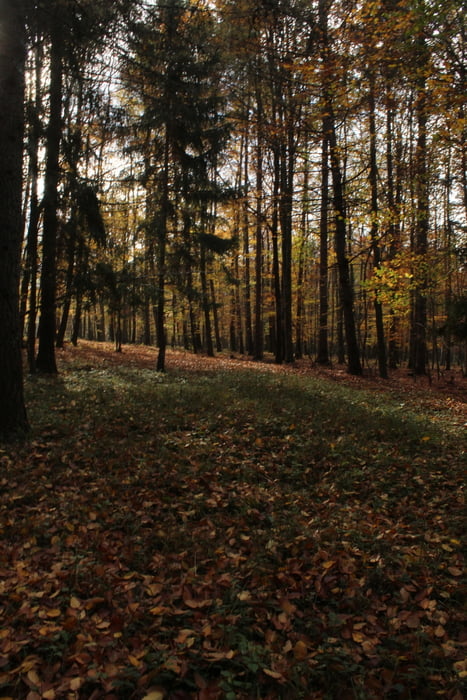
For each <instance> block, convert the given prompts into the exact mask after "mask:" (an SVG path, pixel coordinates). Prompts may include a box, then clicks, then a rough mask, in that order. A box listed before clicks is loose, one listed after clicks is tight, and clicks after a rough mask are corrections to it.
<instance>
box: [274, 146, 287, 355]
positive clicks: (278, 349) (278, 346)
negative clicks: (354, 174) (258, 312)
mask: <svg viewBox="0 0 467 700" xmlns="http://www.w3.org/2000/svg"><path fill="white" fill-rule="evenodd" d="M279 183H280V177H279V154H278V152H277V149H274V185H273V188H274V191H273V202H272V222H271V234H272V236H271V238H272V274H273V279H274V299H275V338H274V340H275V349H274V353H275V361H276V363H277V364H281V363H282V362H283V361H284V335H283V332H282V328H283V326H282V288H281V276H280V262H279V218H278V199H279Z"/></svg>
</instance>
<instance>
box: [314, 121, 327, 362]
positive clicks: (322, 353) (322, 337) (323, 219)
mask: <svg viewBox="0 0 467 700" xmlns="http://www.w3.org/2000/svg"><path fill="white" fill-rule="evenodd" d="M321 148H322V150H321V209H320V222H319V335H318V356H317V358H316V362H318V363H319V364H320V365H328V364H329V342H328V335H329V333H328V311H329V289H328V286H329V285H328V209H329V162H328V160H329V155H328V151H329V147H328V137H327V135H326V124H325V121H324V120H323V138H322V147H321Z"/></svg>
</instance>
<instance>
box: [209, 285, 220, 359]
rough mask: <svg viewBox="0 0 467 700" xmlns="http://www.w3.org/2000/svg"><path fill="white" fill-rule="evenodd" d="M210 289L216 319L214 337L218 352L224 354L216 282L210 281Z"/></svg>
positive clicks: (213, 313)
mask: <svg viewBox="0 0 467 700" xmlns="http://www.w3.org/2000/svg"><path fill="white" fill-rule="evenodd" d="M209 287H210V290H211V303H212V315H213V319H214V336H215V338H216V350H217V352H222V339H221V332H220V324H219V312H218V308H217V302H216V290H215V289H214V280H212V279H211V280H209Z"/></svg>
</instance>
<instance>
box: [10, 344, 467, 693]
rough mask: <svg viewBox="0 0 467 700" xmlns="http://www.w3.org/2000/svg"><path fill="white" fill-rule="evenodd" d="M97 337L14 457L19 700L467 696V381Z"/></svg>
mask: <svg viewBox="0 0 467 700" xmlns="http://www.w3.org/2000/svg"><path fill="white" fill-rule="evenodd" d="M156 354H157V351H156V350H155V349H154V348H144V347H139V346H138V347H127V346H125V347H124V350H123V353H115V352H114V351H113V347H112V346H111V345H109V344H97V343H89V342H87V343H84V342H83V343H80V345H79V346H78V347H77V348H72V347H67V348H66V350H64V351H60V352H58V363H59V370H60V372H59V375H58V376H57V377H45V376H40V375H38V376H34V377H27V379H26V394H27V403H28V412H29V417H30V421H31V424H32V431H31V434H30V436H29V438H28V440H27V441H26V442H25V443H23V444H17V445H2V446H0V465H1V471H0V489H1V495H2V498H1V500H0V698H1V700H5V699H6V698H11V699H13V700H26V699H27V700H41V699H44V700H55V699H57V700H61V699H64V700H99V699H105V700H117V699H120V700H141V699H142V698H145V699H146V700H223V699H225V700H250V699H251V700H254V699H262V700H273V699H274V698H283V699H284V700H295V699H297V700H298V699H299V698H303V699H310V700H313V699H316V700H324V699H325V698H329V699H330V700H333V699H334V698H335V699H336V700H347V699H349V700H351V699H352V700H353V699H362V700H363V699H367V698H368V699H372V698H375V699H378V698H388V699H389V698H391V699H392V698H401V699H405V698H408V699H410V698H413V699H415V700H417V699H427V700H428V699H431V698H446V699H448V700H462V699H463V698H464V697H466V695H465V693H466V685H467V658H466V647H467V625H466V621H467V615H466V606H465V601H466V595H465V593H466V589H465V569H464V559H463V546H465V525H466V521H465V501H464V488H465V473H466V470H465V468H466V447H467V440H466V433H467V431H466V426H467V380H466V379H465V378H463V377H462V376H461V374H460V373H456V374H454V373H449V375H448V376H439V377H438V376H436V377H434V378H432V380H431V382H430V381H428V379H426V378H425V379H423V380H420V379H418V380H417V381H414V379H413V378H412V377H408V376H407V372H404V371H402V370H400V371H398V372H397V373H393V374H392V375H391V378H390V379H389V380H388V381H386V382H384V381H382V380H380V379H378V378H376V377H374V376H368V377H362V378H355V377H350V376H349V375H347V374H346V373H345V372H344V371H343V370H342V369H340V368H334V369H320V368H317V367H313V366H312V363H311V362H310V361H308V360H302V361H300V362H298V363H296V364H295V365H294V366H292V367H278V366H276V365H274V364H272V363H254V362H251V361H248V360H245V359H243V358H237V359H234V358H231V357H229V356H225V357H224V356H222V357H218V358H214V359H208V358H206V357H201V356H193V355H191V354H189V353H183V352H176V351H169V352H168V354H167V372H165V373H162V374H161V373H157V372H155V370H154V367H155V360H156Z"/></svg>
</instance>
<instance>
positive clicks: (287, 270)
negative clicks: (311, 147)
mask: <svg viewBox="0 0 467 700" xmlns="http://www.w3.org/2000/svg"><path fill="white" fill-rule="evenodd" d="M287 141H288V143H287V145H284V147H283V149H282V157H281V196H280V205H279V212H280V221H281V234H282V236H281V243H282V313H283V324H282V330H283V342H284V360H285V362H288V363H290V362H293V360H294V353H293V340H292V189H293V172H294V153H293V146H292V145H291V141H292V137H291V135H290V134H288V135H287Z"/></svg>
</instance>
